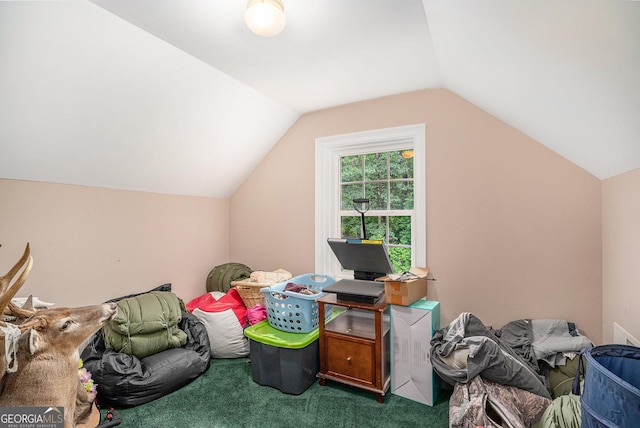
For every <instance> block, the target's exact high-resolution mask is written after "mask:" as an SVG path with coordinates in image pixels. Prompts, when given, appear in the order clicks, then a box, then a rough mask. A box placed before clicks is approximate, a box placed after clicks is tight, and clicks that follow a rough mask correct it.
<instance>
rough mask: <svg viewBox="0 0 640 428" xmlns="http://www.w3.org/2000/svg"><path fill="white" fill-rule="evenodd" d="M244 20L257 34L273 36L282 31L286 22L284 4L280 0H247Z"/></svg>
mask: <svg viewBox="0 0 640 428" xmlns="http://www.w3.org/2000/svg"><path fill="white" fill-rule="evenodd" d="M244 20H245V22H246V23H247V26H248V27H249V28H250V29H251V31H253V32H254V33H256V34H257V35H259V36H263V37H272V36H275V35H276V34H278V33H280V31H282V29H283V28H284V24H285V23H286V22H287V19H286V18H285V16H284V4H283V3H282V2H281V1H280V0H249V1H248V2H247V10H246V12H245V13H244Z"/></svg>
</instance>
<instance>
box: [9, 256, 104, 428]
mask: <svg viewBox="0 0 640 428" xmlns="http://www.w3.org/2000/svg"><path fill="white" fill-rule="evenodd" d="M32 264H33V261H32V258H31V255H30V248H29V244H27V246H26V248H25V250H24V254H23V255H22V257H21V258H20V260H19V261H18V262H17V263H16V264H15V265H14V266H13V267H12V268H11V269H10V270H9V272H7V274H6V275H4V276H3V277H0V313H2V314H3V318H4V319H3V321H0V353H3V354H4V355H2V357H1V358H0V361H1V362H2V364H1V366H0V375H1V380H0V406H43V407H64V426H65V428H70V427H74V426H75V424H76V422H77V421H76V420H75V419H76V418H75V416H74V413H75V412H76V400H79V402H80V403H82V402H86V401H87V400H86V397H83V396H82V393H83V392H84V393H85V394H86V391H85V390H84V388H79V387H78V386H79V384H80V379H79V377H78V360H79V357H80V351H81V350H82V347H83V345H84V344H85V343H86V341H87V340H88V339H89V338H90V337H91V335H93V333H95V332H96V331H98V330H99V329H100V328H101V327H102V326H103V325H104V324H105V323H107V322H108V321H109V320H111V319H112V318H113V316H114V315H115V313H116V310H117V305H116V304H115V303H106V304H102V305H94V306H86V307H82V308H54V309H41V310H35V309H33V308H30V307H27V306H28V302H29V301H27V304H25V305H24V306H23V307H22V308H18V307H17V306H16V305H14V304H13V303H11V299H12V298H13V297H14V296H15V294H16V293H17V291H18V290H19V289H20V287H22V285H23V284H24V283H25V281H26V280H27V276H28V275H29V271H30V270H31V266H32ZM23 268H24V269H23ZM20 269H23V270H22V273H21V274H20V276H18V278H17V279H16V281H15V282H14V283H13V284H11V281H12V280H13V278H14V277H15V275H16V274H17V273H18V272H19V271H20ZM4 344H7V345H8V347H7V348H5V346H2V345H4ZM4 349H9V350H8V351H6V352H2V350H4ZM80 385H81V384H80ZM85 416H88V414H87V415H85Z"/></svg>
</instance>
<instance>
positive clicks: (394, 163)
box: [389, 150, 413, 179]
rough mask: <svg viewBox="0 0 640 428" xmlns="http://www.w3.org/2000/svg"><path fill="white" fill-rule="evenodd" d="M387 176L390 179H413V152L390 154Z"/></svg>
mask: <svg viewBox="0 0 640 428" xmlns="http://www.w3.org/2000/svg"><path fill="white" fill-rule="evenodd" d="M389 156H390V161H389V176H390V178H391V179H399V178H413V150H399V151H397V152H390V153H389Z"/></svg>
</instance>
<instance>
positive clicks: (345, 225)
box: [340, 216, 362, 239]
mask: <svg viewBox="0 0 640 428" xmlns="http://www.w3.org/2000/svg"><path fill="white" fill-rule="evenodd" d="M361 223H362V222H361V219H360V217H359V216H358V217H356V216H344V217H340V224H341V226H340V227H341V230H342V232H341V233H342V236H341V238H356V239H359V238H362V225H361Z"/></svg>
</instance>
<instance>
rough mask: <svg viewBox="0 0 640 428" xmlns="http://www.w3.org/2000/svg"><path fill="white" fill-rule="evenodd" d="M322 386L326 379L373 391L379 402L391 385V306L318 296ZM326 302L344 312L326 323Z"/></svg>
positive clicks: (320, 376) (381, 300)
mask: <svg viewBox="0 0 640 428" xmlns="http://www.w3.org/2000/svg"><path fill="white" fill-rule="evenodd" d="M317 302H318V320H319V326H318V328H319V344H320V372H319V373H318V378H320V385H323V386H324V385H325V384H326V381H327V379H329V380H333V381H336V382H341V383H344V384H346V385H350V386H354V387H357V388H361V389H364V390H367V391H371V392H374V393H375V394H376V399H377V401H378V402H379V403H383V402H384V394H385V393H386V392H387V391H388V390H389V384H390V379H391V376H390V370H389V369H390V358H389V343H390V333H389V306H388V305H387V303H386V301H385V299H384V297H382V299H380V300H379V301H378V302H376V303H374V304H368V303H359V302H351V301H346V300H338V299H337V298H336V295H335V294H326V295H325V296H323V297H321V298H319V299H318V300H317ZM325 305H333V306H334V308H335V310H343V312H342V313H341V314H339V315H337V316H336V317H334V318H333V319H332V320H330V321H328V322H326V323H325V319H324V314H325Z"/></svg>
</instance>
